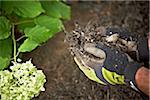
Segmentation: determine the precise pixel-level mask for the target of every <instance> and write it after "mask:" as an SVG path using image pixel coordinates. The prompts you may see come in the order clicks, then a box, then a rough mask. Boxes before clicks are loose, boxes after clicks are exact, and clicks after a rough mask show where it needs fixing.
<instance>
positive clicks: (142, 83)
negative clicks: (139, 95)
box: [135, 66, 150, 96]
mask: <svg viewBox="0 0 150 100" xmlns="http://www.w3.org/2000/svg"><path fill="white" fill-rule="evenodd" d="M149 72H150V70H149V69H148V68H145V67H143V66H142V67H140V68H139V69H138V70H137V72H136V74H135V81H136V85H137V87H138V88H139V89H140V90H141V91H142V92H143V93H144V94H146V95H149V96H150V91H149Z"/></svg>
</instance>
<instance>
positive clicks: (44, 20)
mask: <svg viewBox="0 0 150 100" xmlns="http://www.w3.org/2000/svg"><path fill="white" fill-rule="evenodd" d="M34 22H35V23H36V24H37V25H41V26H45V27H46V28H48V29H50V32H51V33H53V34H54V33H57V32H60V31H61V30H62V28H63V27H64V26H63V23H62V22H61V20H60V19H58V18H52V17H49V16H46V15H41V16H39V17H38V18H36V19H35V20H34Z"/></svg>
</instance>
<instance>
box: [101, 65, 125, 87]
mask: <svg viewBox="0 0 150 100" xmlns="http://www.w3.org/2000/svg"><path fill="white" fill-rule="evenodd" d="M102 74H103V77H104V78H105V80H106V81H108V82H109V83H110V84H112V85H115V84H125V82H124V76H123V75H118V74H117V73H115V72H111V71H109V70H107V69H105V68H104V67H103V68H102Z"/></svg>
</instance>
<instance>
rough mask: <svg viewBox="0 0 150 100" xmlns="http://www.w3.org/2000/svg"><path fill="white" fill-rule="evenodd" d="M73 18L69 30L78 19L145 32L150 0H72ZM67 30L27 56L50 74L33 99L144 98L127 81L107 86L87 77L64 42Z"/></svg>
mask: <svg viewBox="0 0 150 100" xmlns="http://www.w3.org/2000/svg"><path fill="white" fill-rule="evenodd" d="M68 4H69V5H70V6H71V8H72V19H71V20H70V21H67V22H65V28H66V30H67V31H71V30H73V29H74V26H75V25H74V22H76V21H77V22H78V23H80V24H81V25H86V24H87V23H88V22H89V21H90V20H100V22H101V24H102V25H118V26H122V27H127V28H128V30H129V31H131V32H134V33H136V34H141V35H144V33H148V32H149V20H148V18H149V16H148V13H149V2H148V1H147V2H146V1H144V2H142V1H141V2H135V1H134V2H132V1H127V2H124V1H121V2H119V1H109V2H108V1H106V2H104V1H95V2H83V1H74V2H68ZM64 38H65V34H64V32H60V33H57V34H56V35H55V36H54V37H53V38H52V39H50V40H49V41H48V42H47V43H45V44H43V45H42V46H40V47H38V48H37V49H36V50H34V51H33V52H31V53H26V54H24V56H23V58H24V60H27V59H30V58H32V62H33V63H34V64H35V65H36V66H37V67H38V68H39V69H42V70H43V71H44V73H45V74H46V76H47V82H46V84H45V87H46V91H45V92H41V94H40V95H39V96H38V97H36V98H34V99H33V100H142V97H141V96H140V94H138V93H137V92H135V91H134V90H132V89H131V88H130V87H128V86H125V85H117V86H103V85H101V84H98V83H96V82H93V81H91V80H89V79H88V78H86V76H85V75H84V74H83V73H82V72H81V71H80V70H79V68H78V67H77V65H76V64H75V62H74V60H73V57H72V56H71V54H70V52H69V50H68V45H67V44H66V43H64Z"/></svg>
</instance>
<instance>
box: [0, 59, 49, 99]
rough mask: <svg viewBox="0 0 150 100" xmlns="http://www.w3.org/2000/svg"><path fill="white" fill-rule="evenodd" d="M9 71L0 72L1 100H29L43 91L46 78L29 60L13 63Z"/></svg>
mask: <svg viewBox="0 0 150 100" xmlns="http://www.w3.org/2000/svg"><path fill="white" fill-rule="evenodd" d="M13 64H14V65H13V66H10V71H9V70H4V71H0V95H1V100H30V99H31V98H33V97H36V96H38V95H39V93H40V91H45V88H44V83H45V82H46V77H45V75H44V73H43V72H42V70H37V68H36V66H34V65H33V64H32V63H31V60H29V61H27V62H26V63H16V62H14V63H13Z"/></svg>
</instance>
